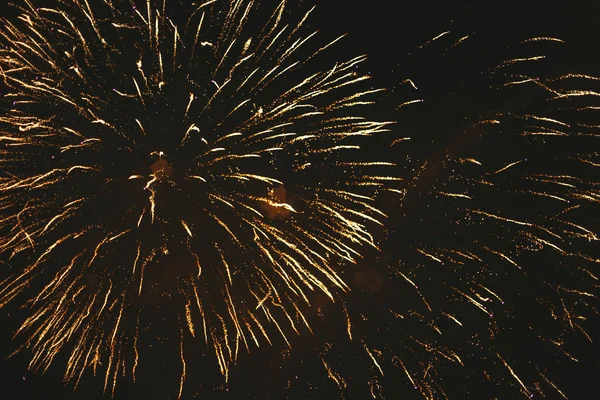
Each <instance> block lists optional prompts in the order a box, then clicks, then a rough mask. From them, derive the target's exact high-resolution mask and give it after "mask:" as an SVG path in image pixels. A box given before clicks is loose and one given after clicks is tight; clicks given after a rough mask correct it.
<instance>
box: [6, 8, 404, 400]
mask: <svg viewBox="0 0 600 400" xmlns="http://www.w3.org/2000/svg"><path fill="white" fill-rule="evenodd" d="M171 3H173V2H169V1H166V0H165V1H159V0H148V1H147V2H142V1H133V0H130V1H127V0H117V1H110V0H103V1H98V0H95V1H94V0H64V1H57V2H55V3H54V5H53V6H48V7H42V8H37V7H36V6H35V5H34V4H33V2H30V1H28V0H24V1H23V2H18V3H17V14H18V18H15V19H14V20H13V19H11V20H8V19H5V20H3V22H2V28H1V29H0V38H1V39H0V41H1V44H2V49H1V50H0V68H1V70H0V74H1V76H0V77H1V78H2V81H3V83H2V92H3V101H4V104H3V112H2V116H1V118H0V124H1V125H0V130H1V131H0V132H1V133H0V146H1V147H0V151H1V152H2V153H1V154H2V158H1V159H0V162H1V167H2V175H1V177H0V199H1V203H2V211H1V214H0V221H2V224H1V225H0V228H1V236H0V250H1V252H2V253H4V254H6V255H7V256H9V257H10V260H11V261H10V263H11V264H13V265H24V267H23V268H22V270H20V271H19V272H18V273H14V274H13V275H11V276H9V277H8V278H7V279H6V280H5V281H4V282H3V283H2V286H1V287H0V296H1V297H0V305H1V306H5V305H6V304H7V303H9V302H10V301H12V300H13V299H19V301H20V302H21V303H25V304H26V307H27V310H29V312H30V315H29V317H28V318H27V319H26V320H25V322H24V323H23V324H22V326H21V328H20V329H19V333H21V334H26V335H28V337H29V339H28V340H27V341H26V343H25V345H24V347H26V348H28V349H29V350H30V351H31V352H32V353H33V358H32V361H31V365H30V367H31V368H35V369H42V370H46V369H47V368H48V367H49V366H50V364H51V363H52V362H53V360H54V359H55V358H57V356H59V355H60V354H62V353H65V357H63V358H65V361H66V373H65V380H75V381H76V382H78V381H79V380H80V379H81V377H82V374H83V373H84V371H85V370H86V369H88V368H92V369H93V370H94V372H96V369H97V368H102V369H104V372H103V376H104V387H105V390H107V389H108V390H109V391H110V390H112V392H113V393H114V388H115V385H116V382H117V379H118V377H120V376H121V375H123V374H131V375H132V376H133V378H134V379H135V375H136V369H137V367H138V361H143V360H140V359H142V358H143V352H142V351H141V350H140V349H139V346H140V344H139V343H138V341H139V337H140V335H142V336H143V335H144V334H145V333H146V332H148V331H149V332H150V334H152V333H151V332H152V329H153V328H152V327H151V326H150V325H149V324H148V323H147V322H146V321H148V320H152V318H159V317H158V316H157V315H156V314H160V311H159V310H160V307H158V308H154V307H152V306H146V305H147V304H150V305H151V304H156V303H160V304H161V305H162V304H165V303H166V304H170V306H168V308H167V310H166V311H163V312H164V313H167V314H170V315H175V316H176V319H175V321H176V322H177V324H176V330H177V339H178V340H179V339H180V353H181V354H180V356H181V382H180V388H179V395H180V396H181V392H182V390H183V384H184V381H185V379H186V357H185V349H186V348H187V346H188V343H189V342H190V341H192V340H197V341H202V342H205V343H206V345H207V346H209V347H211V348H212V349H213V353H214V355H213V357H215V358H216V363H217V364H218V366H219V368H220V371H221V373H222V374H223V375H224V376H225V377H226V379H227V377H228V371H229V367H230V364H231V363H232V362H234V361H235V360H236V359H237V357H238V354H239V352H240V351H249V350H250V349H251V348H253V347H255V346H259V345H260V344H261V343H262V342H265V343H267V342H268V343H271V341H272V339H271V338H272V337H273V335H274V334H278V335H280V336H281V337H283V339H284V340H285V341H286V342H287V341H288V336H289V334H290V333H291V332H296V333H298V332H300V331H302V330H304V331H306V332H308V331H310V329H311V327H310V323H309V322H308V320H307V318H306V317H305V314H306V313H307V310H308V311H309V310H310V308H309V307H308V306H309V305H310V302H311V298H312V297H313V296H314V293H315V292H320V293H322V294H324V295H325V296H327V297H328V298H329V299H331V300H333V301H335V300H336V298H337V296H338V295H339V294H340V293H343V292H345V291H347V289H348V286H347V284H346V283H345V281H344V279H343V273H344V264H347V263H348V264H352V263H356V260H357V259H358V258H359V257H360V254H359V250H360V248H361V247H363V246H371V247H376V240H375V239H374V237H373V235H372V234H371V233H370V230H371V229H370V228H371V226H373V225H378V224H379V225H380V224H381V222H380V220H381V219H382V218H383V217H385V215H384V214H383V213H382V212H381V211H379V210H378V209H377V208H375V206H374V205H373V203H374V198H375V196H376V195H377V193H379V192H381V191H383V190H395V189H393V185H390V184H393V183H394V181H396V180H399V179H398V178H395V177H393V176H388V175H387V172H388V170H389V167H390V166H392V164H391V163H388V162H382V161H379V160H375V161H373V160H368V159H365V157H364V156H363V155H362V153H361V152H360V148H361V145H362V144H364V143H367V144H368V142H369V137H371V136H375V135H379V134H381V133H383V132H386V131H387V126H388V125H389V123H388V122H376V121H371V120H369V119H367V118H366V117H364V116H363V111H364V106H365V105H369V104H371V102H372V101H371V100H370V98H371V96H372V94H374V93H377V92H379V91H380V89H373V88H370V87H369V86H368V85H367V84H366V83H365V81H366V80H367V79H368V76H364V75H362V74H361V73H359V72H357V67H358V66H359V65H360V64H361V62H363V61H364V59H365V57H362V56H360V57H356V58H353V59H351V60H348V61H339V62H332V61H330V60H328V59H327V58H323V53H325V54H326V50H327V49H328V48H329V47H331V46H334V45H335V42H337V40H339V38H338V39H336V40H334V41H333V42H330V43H325V44H323V45H321V46H316V47H315V44H314V42H315V40H316V39H315V38H314V36H315V33H312V32H310V33H309V34H306V33H305V27H304V24H305V21H306V18H307V17H308V16H309V14H310V13H311V11H312V9H310V10H307V12H305V14H304V13H303V14H302V15H304V17H303V18H301V19H299V20H296V21H295V23H290V22H288V21H287V20H288V19H289V18H288V16H287V15H286V14H287V7H288V6H287V4H286V1H282V2H280V3H279V4H278V5H276V7H274V9H272V10H271V13H270V14H268V15H262V14H264V7H263V8H258V7H256V5H255V4H254V1H245V0H236V1H206V2H201V3H199V4H196V5H194V7H192V9H191V12H190V14H189V18H188V19H186V20H185V21H183V23H180V21H177V20H176V18H175V17H170V15H171V14H170V11H169V10H170V7H171V6H173V7H175V4H171ZM261 13H262V14H261ZM255 14H256V15H257V16H255ZM284 21H285V22H284ZM308 48H311V49H312V50H308ZM323 168H327V170H326V171H325V170H324V169H323ZM31 293H35V295H34V296H31ZM24 296H29V297H30V298H25V299H23V297H24ZM167 325H168V323H167ZM170 336H172V335H170ZM288 344H289V343H288Z"/></svg>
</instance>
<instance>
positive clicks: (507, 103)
mask: <svg viewBox="0 0 600 400" xmlns="http://www.w3.org/2000/svg"><path fill="white" fill-rule="evenodd" d="M468 41H469V38H468V37H461V36H458V37H455V36H454V35H452V34H450V33H448V32H447V33H446V35H440V36H436V37H435V38H434V39H433V40H432V41H430V42H428V44H427V46H434V52H436V53H442V54H452V52H456V53H457V57H459V58H460V60H459V62H460V65H461V66H462V65H465V64H466V63H465V55H470V54H473V53H475V52H473V51H472V50H467V52H461V51H460V48H461V46H463V45H466V44H467V43H468ZM435 46H437V47H435ZM560 46H565V44H564V42H563V41H562V40H560V39H556V38H550V37H537V38H531V39H528V40H524V41H522V42H521V43H520V44H519V45H517V46H511V47H510V48H509V49H508V50H498V49H493V51H494V52H495V53H496V54H495V56H494V57H493V59H494V62H493V63H491V64H490V65H489V66H487V68H486V69H485V73H484V76H483V77H479V78H475V79H476V80H475V82H474V83H464V82H450V83H447V82H442V83H440V84H439V85H440V86H437V87H435V90H434V91H432V92H431V93H430V92H427V91H425V92H424V87H426V86H427V85H429V86H434V82H435V81H436V79H435V78H431V77H430V76H425V77H424V78H422V79H421V80H419V76H418V74H417V73H415V75H416V76H414V75H413V76H410V78H411V79H410V80H405V81H403V82H401V87H403V88H405V89H406V91H405V92H406V93H409V96H407V100H406V101H402V102H400V106H399V107H397V109H398V112H399V113H400V115H399V116H398V120H399V124H403V121H402V119H403V118H402V117H405V118H410V115H409V116H408V117H406V115H407V113H405V112H404V110H405V109H408V108H413V109H414V108H415V107H425V106H426V104H427V103H428V101H432V102H434V104H450V102H453V101H454V102H457V101H462V102H463V103H464V104H463V103H460V106H459V107H452V108H451V111H450V112H456V109H460V108H462V109H464V110H466V111H465V115H473V114H474V115H478V117H476V119H474V118H472V117H466V116H465V117H464V118H462V115H460V116H459V118H456V115H449V116H448V118H447V119H444V113H443V112H440V111H439V110H437V109H436V115H438V117H439V118H440V120H441V122H440V125H443V124H445V123H447V126H448V128H446V129H447V132H445V134H444V135H438V137H439V136H442V137H444V141H443V142H441V141H440V140H439V139H438V141H437V144H439V149H438V150H437V152H432V150H431V145H430V144H429V143H427V141H426V139H427V138H425V140H424V139H420V140H422V141H423V142H424V143H426V144H425V148H424V149H422V148H419V146H418V145H416V146H413V147H412V148H411V149H410V150H411V151H412V153H413V154H419V155H422V156H420V157H419V158H418V159H416V160H415V162H414V164H415V169H416V174H415V177H414V179H413V180H412V181H410V182H407V183H408V185H407V187H406V193H407V195H406V197H405V198H404V200H403V201H402V202H401V206H400V207H399V212H398V213H397V214H400V215H397V214H396V215H394V214H393V213H390V219H393V220H394V223H395V225H394V227H393V228H390V230H392V231H393V233H392V237H391V239H390V242H389V243H387V244H384V245H382V250H383V251H384V252H385V251H389V254H388V255H387V256H385V257H380V258H379V260H380V261H379V263H378V264H380V265H379V267H375V265H376V264H375V263H372V264H370V265H369V266H368V267H365V268H364V269H363V271H362V273H361V275H358V274H357V275H356V277H355V280H354V284H355V286H358V289H359V293H360V294H356V293H354V292H353V293H351V296H362V297H363V299H362V301H358V300H357V299H354V300H353V299H349V300H348V304H349V305H352V307H350V306H349V307H348V314H350V315H360V316H361V317H360V318H353V320H352V325H350V324H349V325H348V333H347V335H346V336H347V337H348V338H349V339H351V340H352V341H353V342H354V343H355V346H356V347H355V349H354V351H349V350H348V345H345V344H344V340H343V339H338V340H337V341H331V342H330V343H329V344H328V345H326V346H325V347H324V350H323V362H324V363H326V365H327V367H326V368H327V371H328V373H329V376H330V378H331V380H332V385H336V386H338V385H339V386H340V388H342V389H343V388H344V386H345V385H346V384H345V383H344V384H343V385H342V384H340V382H350V381H351V380H350V379H348V377H352V376H354V375H355V374H356V375H358V374H362V375H363V376H365V375H366V376H369V377H370V378H369V385H368V388H363V390H364V391H363V392H362V393H363V397H364V398H367V397H368V396H370V395H371V396H372V397H373V398H413V397H414V398H427V399H429V398H465V397H466V398H495V397H506V398H518V397H519V396H523V398H530V397H533V398H571V397H572V396H576V395H577V393H578V392H579V391H581V389H580V388H578V387H577V386H576V384H575V383H574V382H570V381H569V380H570V379H569V378H566V377H565V370H566V367H565V366H566V365H568V366H569V368H572V367H577V364H578V363H579V361H582V362H583V363H584V365H591V364H592V363H594V362H595V361H596V360H594V359H593V356H592V360H591V361H586V360H589V356H588V355H587V354H586V350H587V349H589V346H592V345H591V343H592V342H593V339H594V321H596V322H597V318H598V311H597V306H598V303H597V295H598V283H597V282H598V265H599V264H600V254H599V253H598V229H599V228H600V225H599V222H600V221H599V220H598V218H597V210H598V203H599V201H600V197H599V195H600V192H599V183H598V181H597V176H598V174H597V168H598V165H600V164H599V161H600V159H599V154H598V151H597V149H598V148H599V147H598V145H599V139H600V135H599V134H598V121H599V120H598V113H597V112H598V88H599V87H600V86H599V85H598V82H599V80H598V78H596V77H593V76H589V75H583V74H562V75H555V74H554V73H553V72H545V71H555V70H557V69H558V68H557V67H556V66H555V63H554V62H553V61H552V58H553V56H554V57H557V55H558V54H559V53H558V50H559V49H557V48H556V47H559V48H560ZM440 48H441V49H442V50H441V51H440ZM546 54H547V55H548V57H547V58H548V59H547V58H546ZM449 57H450V55H447V56H446V62H447V63H449V62H450V61H449V60H448V58H449ZM481 63H482V62H481V61H480V62H479V65H478V66H477V68H481ZM419 65H421V64H419ZM447 67H448V65H444V67H443V68H447ZM474 72H475V73H476V74H478V75H481V71H480V70H476V71H474ZM443 79H448V78H447V77H444V78H443ZM468 79H471V77H470V76H469V77H468ZM439 81H442V79H441V78H440V79H439ZM459 83H462V85H460V86H459ZM442 85H448V86H452V85H454V86H457V87H461V88H462V90H463V91H467V90H468V91H467V92H466V93H464V92H461V93H460V96H462V97H460V96H457V97H456V98H450V99H447V98H445V97H443V96H445V95H446V94H445V92H444V88H445V86H442ZM440 87H441V88H440ZM488 88H491V89H488ZM448 92H450V90H448ZM432 93H433V94H432ZM446 93H447V92H446ZM434 96H435V97H434ZM446 96H448V95H446ZM436 97H437V98H436ZM448 97H450V96H448ZM439 98H442V100H439ZM470 99H476V100H475V101H472V102H471V100H470ZM476 103H477V104H476ZM490 110H491V111H490ZM450 112H449V113H450ZM467 113H468V114H467ZM451 118H456V119H458V120H459V121H461V123H460V125H462V126H460V127H459V128H458V129H454V127H453V126H452V125H453V124H452V122H450V121H451ZM447 121H448V122H447ZM410 124H411V123H410V121H409V122H406V125H407V126H411V125H410ZM427 129H428V128H427V127H426V128H424V129H423V131H426V130H427ZM424 134H425V135H426V134H427V132H424ZM410 139H416V140H419V138H418V137H417V138H412V137H411V138H410ZM411 142H412V140H409V138H406V139H398V140H396V141H395V142H394V144H393V146H394V148H397V149H401V148H402V149H403V150H404V151H406V149H407V148H408V146H410V143H411ZM381 304H384V305H385V306H384V307H383V308H384V309H381V306H380V308H379V309H377V311H375V312H373V309H374V308H376V307H377V305H381ZM339 337H340V338H341V337H342V335H341V334H340V335H339ZM390 338H393V340H390ZM361 353H362V357H361V358H360V360H361V362H359V364H361V365H364V366H363V367H362V369H360V372H358V373H357V372H355V371H352V368H355V367H352V368H350V367H348V365H353V364H352V363H354V365H356V360H355V357H357V354H361ZM346 354H351V355H350V356H348V355H346ZM588 362H589V364H588ZM329 371H331V372H329ZM568 376H569V377H570V376H573V375H568ZM347 390H348V392H349V393H350V392H354V391H358V390H360V388H359V387H358V386H357V385H354V386H352V387H349V388H348V389H347Z"/></svg>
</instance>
